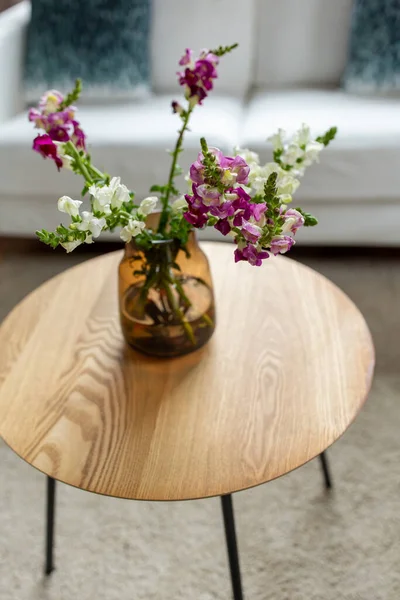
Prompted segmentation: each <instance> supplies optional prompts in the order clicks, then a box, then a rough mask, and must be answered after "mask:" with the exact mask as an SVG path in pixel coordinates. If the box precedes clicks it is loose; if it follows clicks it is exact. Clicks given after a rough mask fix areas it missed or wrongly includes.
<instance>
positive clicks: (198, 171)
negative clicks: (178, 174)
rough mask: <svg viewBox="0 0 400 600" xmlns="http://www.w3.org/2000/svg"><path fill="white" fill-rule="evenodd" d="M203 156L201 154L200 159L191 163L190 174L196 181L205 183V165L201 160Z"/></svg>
mask: <svg viewBox="0 0 400 600" xmlns="http://www.w3.org/2000/svg"><path fill="white" fill-rule="evenodd" d="M200 157H201V158H200ZM202 157H203V155H202V154H199V157H198V159H197V160H196V161H195V162H194V163H193V164H192V165H190V170H189V176H190V179H191V180H192V181H194V183H199V184H201V183H204V165H203V164H202V162H201V160H202Z"/></svg>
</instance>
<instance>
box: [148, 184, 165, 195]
mask: <svg viewBox="0 0 400 600" xmlns="http://www.w3.org/2000/svg"><path fill="white" fill-rule="evenodd" d="M166 189H167V186H166V185H152V186H151V188H150V192H161V194H164V193H165V191H166Z"/></svg>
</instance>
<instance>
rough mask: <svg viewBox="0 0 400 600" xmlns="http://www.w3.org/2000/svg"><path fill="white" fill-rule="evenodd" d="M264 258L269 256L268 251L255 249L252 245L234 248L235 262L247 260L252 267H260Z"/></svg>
mask: <svg viewBox="0 0 400 600" xmlns="http://www.w3.org/2000/svg"><path fill="white" fill-rule="evenodd" d="M266 258H269V254H268V252H265V251H264V250H257V248H256V247H255V246H252V245H249V246H246V248H243V250H239V248H236V250H235V262H239V261H241V260H247V262H249V263H250V264H251V265H252V266H254V267H260V266H261V265H262V261H263V260H265V259H266Z"/></svg>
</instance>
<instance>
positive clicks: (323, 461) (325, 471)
mask: <svg viewBox="0 0 400 600" xmlns="http://www.w3.org/2000/svg"><path fill="white" fill-rule="evenodd" d="M319 459H320V461H321V467H322V472H323V475H324V481H325V487H326V488H327V489H328V490H330V489H331V488H332V478H331V474H330V470H329V463H328V457H327V456H326V453H325V452H321V454H320V455H319Z"/></svg>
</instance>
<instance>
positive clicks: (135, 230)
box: [120, 219, 146, 244]
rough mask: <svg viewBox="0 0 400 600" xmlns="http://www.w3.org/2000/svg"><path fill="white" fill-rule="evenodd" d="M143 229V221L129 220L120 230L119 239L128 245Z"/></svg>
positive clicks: (144, 225)
mask: <svg viewBox="0 0 400 600" xmlns="http://www.w3.org/2000/svg"><path fill="white" fill-rule="evenodd" d="M145 227H146V224H145V223H144V222H143V221H139V220H138V219H129V222H128V224H127V225H126V226H125V227H123V228H122V229H121V233H120V238H121V240H123V241H124V242H125V243H127V244H128V243H129V242H130V241H131V240H132V238H133V237H136V236H137V235H139V234H140V233H142V231H143V229H144V228H145Z"/></svg>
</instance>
